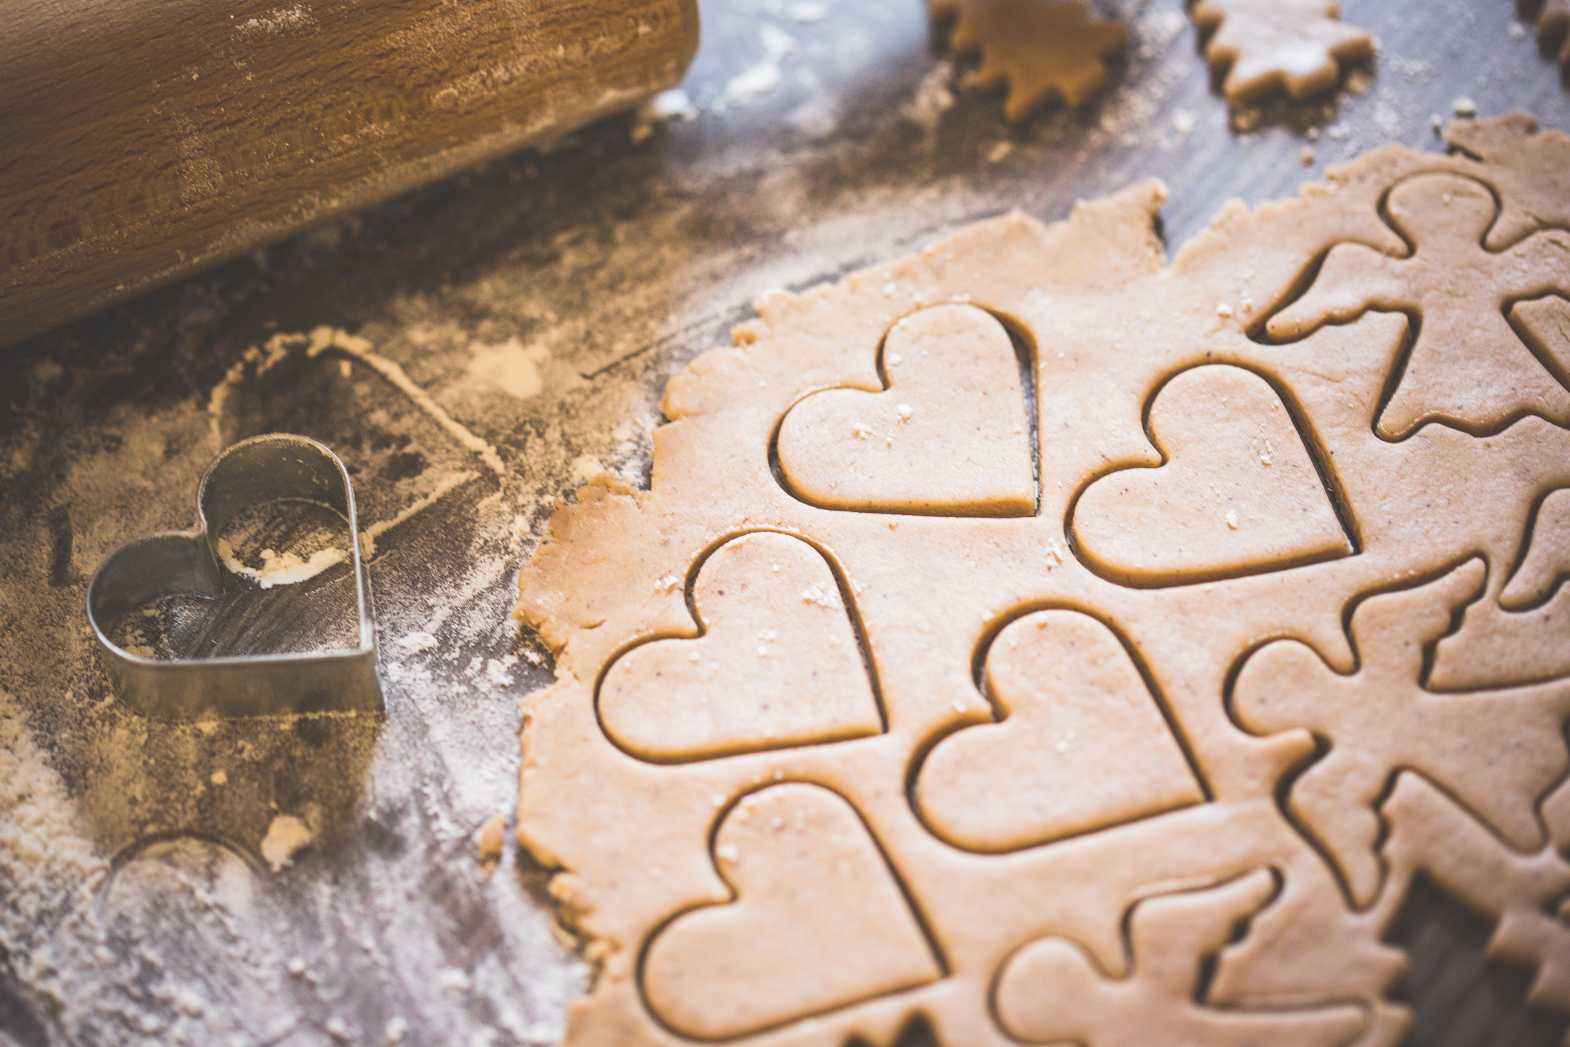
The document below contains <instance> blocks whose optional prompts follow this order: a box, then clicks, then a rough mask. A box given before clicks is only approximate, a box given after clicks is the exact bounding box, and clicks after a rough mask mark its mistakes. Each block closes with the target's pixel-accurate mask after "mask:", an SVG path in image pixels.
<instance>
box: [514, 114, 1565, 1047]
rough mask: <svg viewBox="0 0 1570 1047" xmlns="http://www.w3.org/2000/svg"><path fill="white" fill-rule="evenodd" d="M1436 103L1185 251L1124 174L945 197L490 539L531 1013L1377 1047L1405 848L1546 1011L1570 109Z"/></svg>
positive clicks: (604, 1040) (1392, 1009)
mask: <svg viewBox="0 0 1570 1047" xmlns="http://www.w3.org/2000/svg"><path fill="white" fill-rule="evenodd" d="M1451 133H1452V136H1453V139H1454V140H1455V141H1456V142H1457V143H1458V144H1461V145H1463V146H1464V151H1457V152H1455V153H1452V154H1449V155H1442V154H1435V153H1422V152H1415V151H1411V150H1407V149H1402V148H1391V149H1386V150H1382V151H1380V152H1377V153H1373V154H1371V155H1369V156H1366V157H1364V158H1362V159H1360V160H1357V161H1355V162H1352V163H1350V164H1348V165H1346V166H1344V167H1342V168H1339V169H1336V170H1333V171H1332V172H1330V175H1329V179H1330V181H1329V183H1328V184H1326V185H1316V186H1310V187H1307V188H1305V189H1304V190H1303V192H1302V193H1301V194H1300V195H1299V196H1298V197H1297V198H1295V199H1292V200H1287V201H1283V202H1279V203H1273V204H1267V205H1264V206H1261V207H1259V208H1257V209H1255V210H1252V211H1250V210H1248V209H1247V208H1245V207H1243V206H1242V205H1241V204H1233V205H1229V206H1228V207H1227V208H1225V209H1224V210H1223V211H1222V212H1221V214H1219V215H1218V216H1217V218H1216V219H1215V221H1214V222H1213V224H1212V225H1211V227H1210V228H1209V229H1207V230H1206V231H1205V232H1204V233H1202V234H1201V235H1199V236H1198V237H1196V238H1195V239H1194V240H1193V241H1192V242H1190V243H1189V244H1187V245H1186V246H1185V247H1183V248H1182V250H1181V251H1179V252H1178V253H1177V254H1176V255H1175V256H1174V257H1172V258H1169V257H1168V256H1167V254H1166V251H1165V249H1164V247H1163V246H1162V244H1161V243H1160V241H1159V239H1158V237H1157V235H1156V231H1155V222H1156V219H1157V216H1158V214H1159V211H1160V207H1161V205H1162V202H1163V200H1164V198H1165V191H1164V189H1163V188H1162V187H1161V186H1159V185H1157V184H1154V183H1144V184H1140V185H1136V186H1133V187H1131V188H1129V189H1126V190H1124V191H1123V192H1120V193H1118V194H1116V195H1114V196H1111V197H1108V198H1105V199H1102V200H1096V201H1092V202H1088V203H1083V204H1080V205H1079V206H1077V207H1076V208H1075V209H1074V211H1073V213H1072V214H1071V215H1070V216H1069V217H1067V218H1066V219H1064V220H1062V221H1059V222H1057V223H1056V224H1052V225H1044V224H1042V223H1040V222H1038V221H1036V220H1035V219H1032V218H1028V217H1025V216H1022V215H1017V214H1016V215H1005V216H1002V217H998V218H994V219H991V220H988V221H984V222H980V223H978V224H976V225H973V226H970V227H967V228H964V229H961V230H959V231H957V232H955V233H954V234H952V235H951V236H949V237H947V238H946V239H944V240H942V241H940V242H938V243H935V244H932V245H931V246H929V247H927V248H925V249H923V250H922V251H920V252H919V253H917V254H915V255H912V256H910V257H907V258H902V259H899V260H896V261H893V262H891V263H889V264H887V265H883V266H879V267H877V268H874V269H871V270H868V271H865V272H862V273H858V274H855V275H852V276H849V277H847V278H845V279H844V280H842V281H840V282H838V283H836V284H833V285H826V286H821V287H817V288H814V289H811V290H808V291H805V292H803V293H800V294H786V293H775V294H771V295H768V296H765V297H764V298H763V299H762V300H761V301H760V302H759V303H758V306H757V311H758V316H757V318H756V319H755V320H752V321H750V322H748V323H746V324H743V325H742V326H741V327H739V328H738V329H737V330H736V331H735V339H734V340H735V344H734V345H733V346H730V347H727V348H721V349H715V350H713V351H710V352H708V353H706V354H704V355H703V356H700V357H699V358H698V359H696V360H695V361H694V362H693V363H692V364H691V365H690V366H689V367H688V368H687V369H686V370H685V371H683V372H682V373H680V374H678V375H676V376H675V377H674V378H673V379H672V380H671V381H670V383H669V385H668V386H667V388H666V390H665V395H664V400H663V408H664V411H665V414H666V416H667V417H668V419H669V421H668V422H667V423H666V424H664V425H662V426H661V427H660V428H659V429H657V430H656V432H655V433H654V438H653V442H654V464H653V476H652V485H651V488H650V489H649V490H647V491H638V490H631V489H627V488H625V487H621V486H617V485H615V484H613V483H611V482H610V481H605V482H602V483H597V484H591V485H589V486H587V487H585V488H584V489H582V490H581V491H579V492H578V493H577V495H576V497H575V499H573V500H572V502H571V503H570V504H566V505H563V506H562V507H561V508H560V509H559V510H558V511H557V513H556V514H555V516H554V517H553V519H552V522H551V524H550V527H549V530H548V533H547V535H546V537H545V539H544V541H543V542H542V544H541V545H540V546H539V547H538V549H537V550H536V551H535V553H534V555H533V558H532V559H531V561H530V562H529V564H528V565H527V566H526V567H525V568H524V570H523V572H522V575H521V577H520V585H521V598H520V603H519V615H520V617H521V618H522V619H523V620H524V621H525V622H526V623H527V624H529V625H530V626H532V627H533V628H535V629H536V630H538V632H539V634H540V636H541V637H542V638H543V639H544V640H545V642H547V643H548V644H549V645H550V646H551V647H552V649H553V650H555V651H556V659H557V660H556V672H557V676H558V681H557V683H556V684H555V685H554V686H552V687H551V688H549V689H547V690H545V691H542V692H539V693H536V694H532V695H530V696H528V697H527V698H526V699H525V700H524V713H525V727H524V732H523V764H522V771H521V789H520V798H519V830H518V831H519V838H520V841H521V842H522V844H523V845H524V846H525V847H527V848H528V849H529V851H530V852H531V853H532V854H533V855H534V856H535V857H536V858H537V859H538V860H539V861H541V862H542V863H545V864H546V865H548V866H551V867H553V868H555V869H557V870H559V872H558V874H557V876H556V878H555V879H554V881H553V883H552V894H553V896H554V898H555V899H556V901H557V903H558V905H559V907H560V915H561V918H562V921H563V923H564V925H566V926H568V927H569V928H571V929H572V930H573V931H575V932H576V933H577V934H578V935H580V936H581V940H582V942H583V947H584V951H585V954H586V955H587V956H589V957H590V958H592V959H593V960H594V961H595V962H597V963H598V964H599V965H600V977H599V979H598V981H597V983H596V985H595V988H594V990H593V992H592V993H591V994H590V995H589V996H587V997H586V998H584V999H582V1000H580V1001H578V1002H577V1003H576V1004H575V1005H574V1007H573V1009H572V1013H571V1019H570V1023H569V1036H568V1039H569V1042H570V1043H572V1044H579V1045H582V1044H605V1045H623V1044H630V1043H638V1044H656V1045H658V1044H670V1045H675V1044H688V1043H692V1042H703V1041H723V1042H727V1043H745V1044H748V1045H749V1047H750V1045H762V1044H767V1045H771V1047H772V1045H785V1044H791V1045H796V1044H801V1045H806V1044H818V1045H823V1047H839V1045H841V1044H844V1043H846V1042H848V1041H850V1040H853V1039H855V1038H856V1037H860V1038H862V1039H863V1040H865V1041H866V1042H869V1043H878V1044H882V1043H889V1042H892V1040H893V1039H894V1038H895V1037H896V1036H897V1035H898V1033H899V1032H900V1031H901V1030H902V1029H905V1028H907V1027H909V1026H910V1025H911V1024H912V1023H922V1024H925V1025H928V1026H930V1028H931V1030H932V1031H933V1033H934V1034H935V1035H936V1037H937V1039H938V1041H939V1042H941V1043H945V1044H963V1045H966V1047H971V1045H977V1047H987V1045H993V1044H996V1045H1004V1044H1018V1043H1022V1042H1025V1043H1035V1042H1061V1041H1063V1040H1065V1039H1067V1040H1077V1041H1079V1042H1082V1043H1087V1044H1106V1045H1118V1044H1124V1043H1130V1042H1139V1043H1150V1044H1174V1045H1175V1044H1180V1043H1182V1044H1187V1043H1194V1042H1204V1043H1220V1044H1228V1043H1237V1044H1245V1043H1267V1042H1268V1043H1278V1042H1279V1043H1291V1044H1305V1045H1306V1044H1327V1045H1329V1044H1351V1043H1358V1044H1396V1043H1399V1042H1400V1040H1401V1038H1402V1036H1403V1034H1404V1032H1405V1030H1406V1029H1407V1027H1408V1017H1409V1016H1408V1015H1407V1014H1406V1012H1405V1010H1404V1009H1403V1008H1402V1007H1401V1006H1400V1005H1399V1004H1397V1003H1395V1002H1392V1000H1391V999H1390V994H1391V992H1392V991H1393V988H1394V986H1395V984H1396V983H1397V981H1398V980H1399V978H1400V976H1401V972H1402V966H1403V957H1402V955H1401V954H1400V952H1399V951H1397V950H1396V949H1394V948H1393V947H1391V946H1389V945H1387V944H1385V941H1384V936H1385V933H1386V931H1387V930H1388V929H1389V927H1390V925H1391V923H1392V922H1393V921H1394V920H1395V918H1396V916H1397V914H1398V913H1399V911H1400V907H1401V904H1402V902H1403V900H1404V899H1405V898H1406V896H1407V892H1408V888H1409V886H1410V884H1411V883H1412V881H1413V879H1414V878H1415V877H1417V876H1419V875H1422V876H1426V877H1428V878H1430V879H1431V880H1432V881H1434V882H1435V883H1438V884H1440V885H1441V886H1442V887H1444V888H1445V889H1446V890H1448V891H1451V892H1452V893H1454V894H1455V895H1456V896H1457V897H1458V898H1459V899H1461V900H1462V901H1463V902H1464V903H1466V904H1467V905H1469V906H1471V907H1473V908H1475V909H1477V910H1478V911H1479V912H1481V913H1482V914H1484V915H1485V916H1486V917H1487V918H1488V919H1490V920H1491V921H1493V922H1494V926H1495V932H1494V936H1493V939H1492V941H1491V943H1490V950H1491V952H1492V953H1493V954H1495V955H1497V956H1499V957H1501V958H1504V959H1508V960H1510V961H1512V962H1515V963H1519V964H1523V965H1525V966H1526V967H1528V968H1530V969H1532V970H1533V971H1534V972H1535V973H1534V978H1535V980H1534V983H1533V988H1532V998H1533V1000H1534V1001H1535V1002H1538V1003H1540V1004H1542V1005H1544V1006H1551V1007H1558V1008H1561V1009H1570V926H1567V925H1566V923H1565V922H1564V921H1563V920H1562V919H1561V918H1560V915H1559V910H1558V909H1557V907H1556V906H1557V904H1558V901H1559V900H1560V899H1562V898H1563V897H1565V895H1566V893H1567V892H1570V865H1567V864H1566V863H1565V862H1564V861H1563V860H1562V858H1561V857H1560V853H1561V852H1562V850H1563V849H1564V848H1565V847H1566V845H1570V787H1567V786H1566V785H1565V784H1564V783H1565V780H1566V772H1567V766H1570V758H1567V754H1566V751H1565V743H1564V740H1563V734H1562V731H1561V728H1562V726H1563V724H1564V721H1565V718H1566V716H1567V714H1570V683H1567V682H1566V678H1567V676H1570V657H1567V656H1566V654H1565V650H1566V646H1567V645H1566V644H1565V643H1564V638H1563V623H1564V621H1565V620H1566V618H1565V615H1567V614H1570V606H1567V605H1566V604H1565V601H1566V599H1567V597H1566V592H1567V586H1566V584H1565V582H1566V577H1567V576H1570V430H1567V429H1566V424H1567V422H1570V418H1566V417H1565V415H1564V413H1563V407H1564V405H1565V399H1564V398H1565V397H1566V396H1567V395H1570V394H1567V392H1566V389H1565V385H1564V380H1563V379H1564V375H1563V371H1562V370H1561V368H1560V367H1559V366H1558V363H1557V361H1558V360H1560V359H1563V358H1564V356H1563V354H1562V349H1564V348H1566V347H1564V346H1563V345H1562V342H1561V341H1556V339H1557V338H1559V337H1560V335H1561V334H1562V331H1563V327H1562V325H1560V322H1561V318H1562V317H1563V315H1564V314H1563V313H1562V312H1558V311H1557V310H1559V309H1560V308H1561V307H1562V306H1561V304H1560V303H1562V302H1564V301H1565V297H1564V292H1563V291H1561V290H1559V289H1561V288H1565V287H1566V286H1567V284H1566V277H1567V272H1566V264H1567V263H1566V259H1567V258H1570V255H1567V254H1566V253H1565V252H1564V251H1563V250H1562V249H1561V247H1560V245H1561V243H1563V237H1564V235H1565V234H1564V232H1563V230H1562V229H1561V228H1560V227H1559V225H1558V224H1557V222H1556V219H1554V218H1553V217H1551V216H1555V215H1559V214H1563V213H1564V211H1565V209H1566V206H1567V205H1566V200H1565V197H1564V195H1563V192H1562V189H1563V185H1562V179H1563V178H1564V177H1565V175H1564V172H1565V171H1567V170H1570V138H1567V137H1566V136H1565V135H1563V134H1560V133H1558V132H1555V131H1541V132H1539V131H1537V130H1536V129H1535V127H1534V126H1533V125H1532V124H1531V123H1530V121H1528V120H1526V119H1525V118H1522V117H1514V118H1506V119H1502V120H1494V121H1486V122H1480V123H1478V124H1475V125H1464V126H1461V127H1458V128H1456V129H1454V130H1453V131H1452V132H1451ZM1502 229H1506V230H1509V231H1510V235H1507V236H1501V234H1500V230H1502ZM1496 237H1499V239H1496ZM1461 265H1464V266H1465V272H1466V274H1467V275H1466V278H1465V279H1464V280H1461V281H1459V282H1457V283H1452V282H1448V281H1451V279H1452V277H1451V276H1450V275H1447V274H1448V273H1450V272H1451V270H1453V269H1454V268H1455V267H1456V266H1461ZM1556 325H1560V326H1556ZM1556 346H1557V347H1558V348H1556ZM895 357H898V361H897V362H896V361H895ZM902 408H908V410H903V409H902ZM858 425H861V426H864V427H865V428H866V430H867V433H866V435H861V434H860V433H859V432H858V430H857V428H856V427H857V426H858Z"/></svg>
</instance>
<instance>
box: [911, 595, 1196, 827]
mask: <svg viewBox="0 0 1570 1047" xmlns="http://www.w3.org/2000/svg"><path fill="white" fill-rule="evenodd" d="M985 674H986V676H985V683H986V689H987V693H988V695H989V696H990V697H991V699H992V700H993V702H994V703H995V704H996V705H997V707H998V708H999V710H1000V712H1001V713H1002V719H1001V721H1000V722H998V723H995V724H983V725H980V726H976V727H970V728H967V729H965V730H962V731H959V732H958V733H956V734H954V735H952V736H950V737H948V738H946V739H944V740H943V741H941V742H939V743H938V744H937V746H936V747H935V748H933V750H932V751H931V753H930V754H928V756H927V758H926V760H925V761H924V762H923V764H922V766H921V768H920V770H919V772H918V774H917V778H916V805H917V808H918V810H919V811H920V812H921V815H922V818H923V820H924V821H926V823H927V824H928V826H929V827H930V828H931V829H932V830H933V832H934V833H936V834H937V835H938V836H939V837H941V838H942V839H944V840H946V841H948V842H949V843H952V844H954V845H955V846H957V847H963V848H965V849H967V850H972V851H1010V850H1018V849H1020V848H1024V847H1031V846H1035V845H1038V844H1043V843H1047V842H1049V841H1051V840H1056V839H1061V838H1063V837H1066V836H1073V835H1076V834H1079V833H1085V832H1091V831H1093V830H1096V829H1104V828H1110V827H1112V826H1114V825H1119V824H1123V823H1125V822H1130V821H1134V820H1137V819H1140V818H1148V817H1152V816H1154V815H1157V814H1162V813H1164V812H1166V811H1172V810H1176V809H1178V808H1181V807H1187V806H1190V805H1192V804H1196V803H1202V802H1203V801H1204V799H1205V795H1204V791H1203V790H1202V789H1201V787H1200V784H1199V782H1198V781H1197V780H1196V778H1195V776H1194V771H1193V769H1192V768H1191V767H1190V766H1189V764H1188V761H1187V759H1186V757H1185V756H1184V754H1183V750H1182V748H1181V747H1180V746H1179V745H1178V742H1177V739H1176V738H1175V737H1173V734H1172V728H1171V727H1170V726H1169V725H1168V723H1167V721H1166V719H1165V717H1164V716H1163V715H1162V712H1161V708H1160V706H1158V705H1157V704H1156V698H1155V696H1154V695H1152V694H1151V693H1150V688H1149V686H1148V685H1147V684H1146V683H1145V679H1144V677H1143V676H1142V675H1140V672H1139V670H1138V669H1137V668H1136V667H1135V665H1134V662H1133V660H1132V659H1131V658H1130V657H1129V653H1128V651H1127V650H1126V649H1125V648H1124V646H1123V644H1122V643H1121V642H1120V641H1119V640H1118V638H1117V637H1116V636H1115V635H1114V634H1113V633H1112V631H1111V630H1110V629H1108V628H1107V627H1106V626H1105V625H1103V624H1101V623H1100V622H1098V621H1097V620H1096V619H1094V618H1091V617H1090V616H1089V615H1085V614H1081V613H1079V612H1077V611H1067V610H1052V611H1038V612H1036V613H1034V614H1030V615H1026V616H1025V617H1024V618H1021V619H1019V620H1017V621H1015V622H1013V623H1011V624H1010V625H1008V626H1007V627H1006V628H1004V629H1003V631H1002V632H1000V633H999V634H998V636H997V638H996V639H995V640H993V642H992V644H991V646H990V647H989V648H988V652H987V658H986V666H985ZM1110 768H1117V771H1116V773H1111V772H1110V771H1109V769H1110Z"/></svg>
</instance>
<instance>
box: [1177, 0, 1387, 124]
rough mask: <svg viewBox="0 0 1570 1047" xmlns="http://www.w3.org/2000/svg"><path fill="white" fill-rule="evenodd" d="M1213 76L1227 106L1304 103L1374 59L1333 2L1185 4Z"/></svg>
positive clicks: (1366, 38)
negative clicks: (1284, 100) (1279, 96)
mask: <svg viewBox="0 0 1570 1047" xmlns="http://www.w3.org/2000/svg"><path fill="white" fill-rule="evenodd" d="M1190 8H1191V10H1192V13H1193V16H1194V22H1195V24H1196V25H1198V26H1199V28H1200V31H1201V32H1204V33H1211V34H1213V35H1212V36H1211V37H1210V40H1209V42H1208V43H1207V44H1206V45H1205V57H1206V59H1208V60H1209V62H1210V66H1211V68H1212V69H1214V70H1215V71H1216V73H1217V74H1218V75H1219V74H1225V76H1226V81H1225V84H1224V87H1223V90H1224V92H1225V93H1226V97H1227V100H1228V101H1229V102H1234V103H1241V102H1250V101H1254V100H1256V99H1258V98H1260V97H1262V96H1264V95H1268V94H1271V93H1273V92H1276V91H1284V92H1285V93H1286V94H1288V95H1290V96H1291V97H1292V98H1295V99H1304V98H1309V97H1312V96H1313V95H1317V94H1319V93H1321V92H1323V91H1328V90H1330V89H1331V88H1333V87H1335V86H1336V84H1337V83H1339V82H1340V80H1341V72H1342V69H1343V68H1344V67H1345V66H1347V65H1351V64H1353V63H1357V62H1366V61H1368V60H1369V59H1371V58H1372V57H1373V56H1374V37H1373V34H1371V33H1368V32H1366V31H1364V30H1362V29H1359V28H1358V27H1356V26H1352V25H1347V24H1346V23H1344V22H1342V21H1340V18H1341V4H1340V3H1339V0H1190Z"/></svg>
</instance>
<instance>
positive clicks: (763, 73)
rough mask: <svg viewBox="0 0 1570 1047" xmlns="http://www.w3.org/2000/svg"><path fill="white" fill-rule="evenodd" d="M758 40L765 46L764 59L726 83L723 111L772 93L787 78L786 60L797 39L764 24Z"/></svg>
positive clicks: (721, 102)
mask: <svg viewBox="0 0 1570 1047" xmlns="http://www.w3.org/2000/svg"><path fill="white" fill-rule="evenodd" d="M758 40H759V42H760V43H762V45H763V57H762V58H760V59H759V60H758V61H757V62H755V63H754V64H753V65H751V66H749V67H747V68H746V69H744V70H742V71H741V72H740V73H737V74H736V75H735V76H733V77H732V78H731V79H730V80H729V81H728V82H727V83H726V84H725V89H724V90H723V91H722V92H721V93H720V101H719V105H720V107H721V108H722V109H723V108H725V107H727V106H732V105H745V104H746V103H748V102H752V101H755V100H757V99H759V98H762V97H764V96H765V95H770V94H773V93H774V91H775V90H776V89H777V88H778V87H779V86H780V83H781V81H782V80H783V78H784V77H783V65H784V61H785V58H786V57H787V56H788V55H790V54H791V53H792V52H794V51H795V50H796V38H795V37H793V36H791V35H790V34H789V33H787V32H785V31H784V30H783V29H779V28H777V27H775V26H772V25H768V24H764V25H762V26H759V27H758Z"/></svg>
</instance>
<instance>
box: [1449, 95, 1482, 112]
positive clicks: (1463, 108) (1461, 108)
mask: <svg viewBox="0 0 1570 1047" xmlns="http://www.w3.org/2000/svg"><path fill="white" fill-rule="evenodd" d="M1450 108H1451V110H1452V111H1453V112H1454V113H1455V114H1456V115H1457V116H1466V117H1470V116H1476V115H1477V103H1476V102H1474V101H1472V99H1470V98H1468V97H1467V96H1466V95H1462V96H1461V97H1460V98H1457V99H1456V100H1455V101H1454V102H1453V103H1452V104H1451V106H1450Z"/></svg>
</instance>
